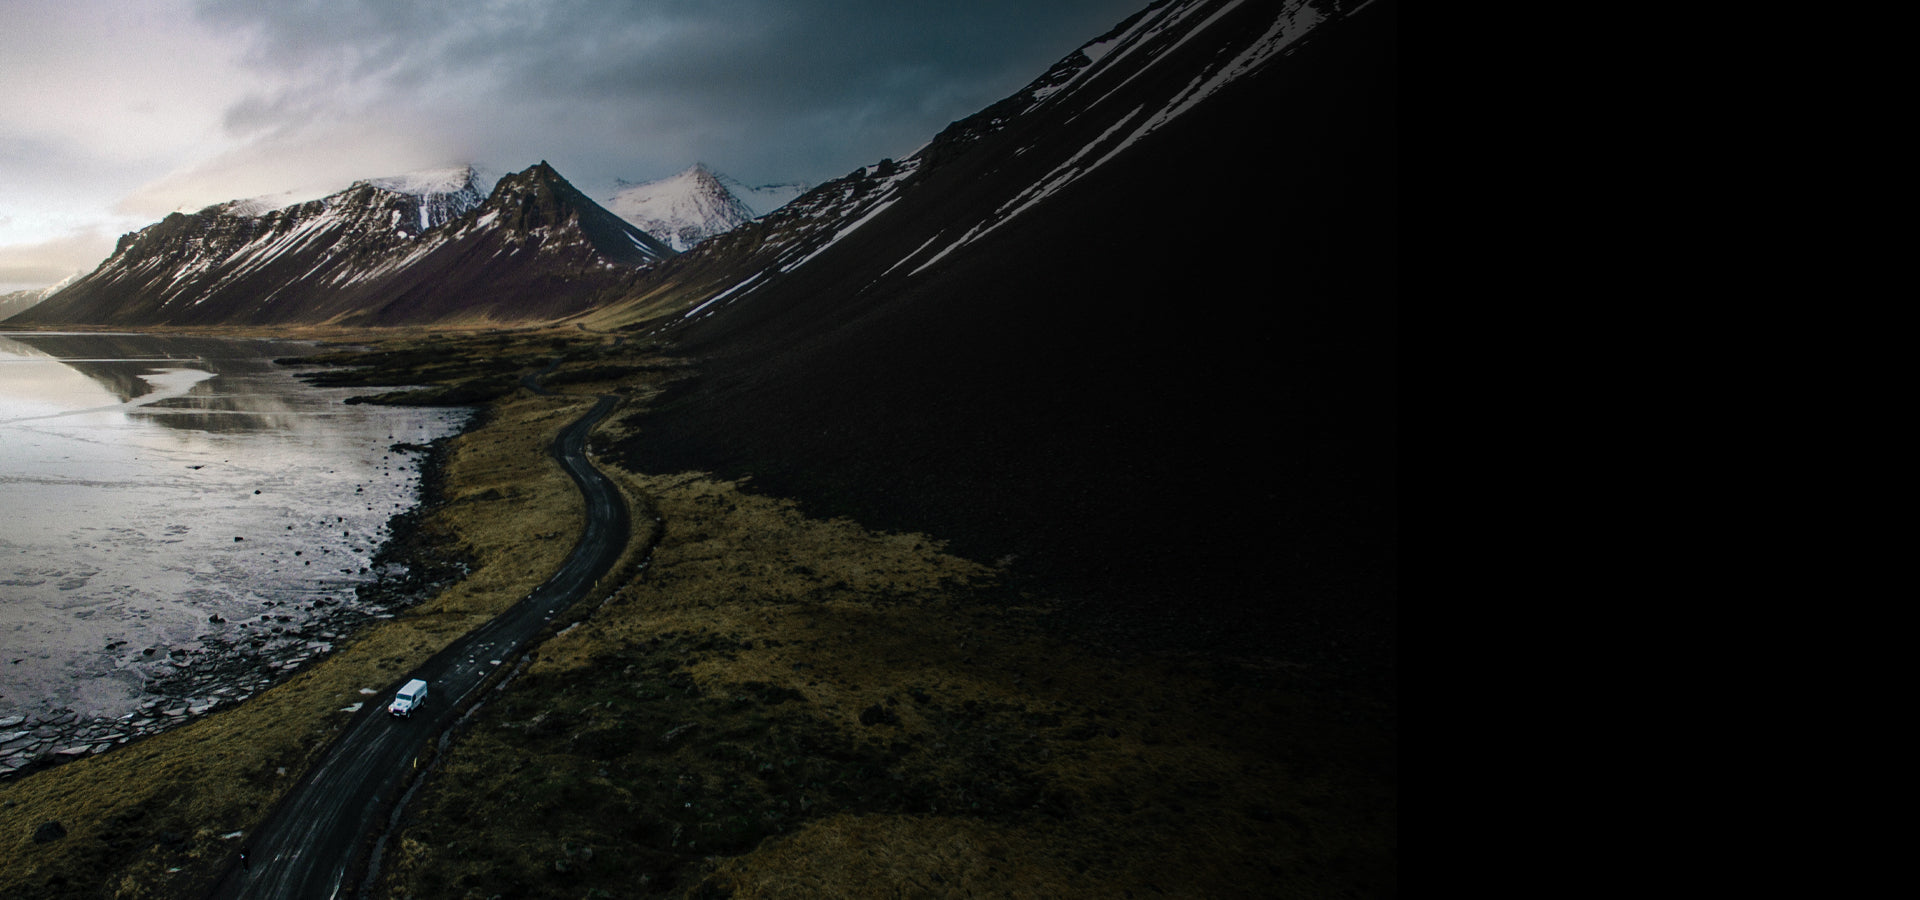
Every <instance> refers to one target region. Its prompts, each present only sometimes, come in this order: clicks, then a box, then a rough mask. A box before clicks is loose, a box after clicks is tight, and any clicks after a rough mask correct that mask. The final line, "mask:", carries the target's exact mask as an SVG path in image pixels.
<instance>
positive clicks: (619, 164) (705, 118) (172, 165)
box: [0, 0, 1147, 292]
mask: <svg viewBox="0 0 1920 900" xmlns="http://www.w3.org/2000/svg"><path fill="white" fill-rule="evenodd" d="M1146 3H1147V0H1047V2H1033V0H964V2H963V0H954V2H935V0H891V2H889V0H626V2H608V0H479V2H473V0H463V2H454V0H200V2H194V0H137V2H133V3H128V2H125V0H121V2H107V0H62V2H60V3H51V2H46V0H0V23H3V25H0V292H5V291H10V290H16V289H20V288H25V287H36V286H42V285H45V284H48V283H51V282H52V281H55V280H57V279H59V278H62V277H65V276H66V275H67V274H70V273H71V272H72V271H74V270H77V269H91V268H92V267H93V266H94V265H96V264H98V263H99V261H100V260H101V259H103V258H104V257H105V256H106V254H107V253H108V252H110V251H111V249H112V245H113V241H114V240H115V239H116V238H117V237H118V236H119V234H121V233H124V232H126V231H130V230H134V229H137V228H140V227H143V226H145V225H147V224H150V223H151V222H153V221H156V220H157V219H159V218H160V217H162V216H164V215H165V214H166V213H168V212H170V211H173V210H176V209H186V210H193V209H198V208H200V207H203V206H205V205H207V204H210V203H217V202H220V201H223V200H230V199H235V198H240V197H251V196H258V195H262V194H273V193H280V192H284V191H294V192H296V193H298V194H302V195H312V196H319V195H321V194H324V193H327V192H329V191H331V190H337V189H339V188H341V187H345V186H346V185H347V184H348V183H350V182H352V181H354V180H355V179H359V178H369V177H378V176H384V175H394V174H400V173H403V172H407V171H413V170H417V169H425V168H432V167H438V166H445V165H452V164H458V163H463V162H477V163H480V164H482V165H484V166H486V167H488V168H490V169H491V170H492V171H494V172H495V173H496V174H498V173H503V172H506V171H516V170H519V169H523V168H525V167H527V166H529V165H532V164H533V163H536V162H538V161H540V160H542V159H545V160H548V161H549V162H551V163H552V164H553V165H554V166H555V167H556V168H558V169H559V170H560V172H561V173H562V174H563V175H566V176H567V177H568V178H569V179H570V180H572V181H573V182H574V184H575V185H576V186H578V187H580V188H581V189H582V190H584V191H586V192H587V193H588V194H589V195H591V196H595V197H598V198H602V199H604V198H605V197H606V196H607V195H609V194H610V193H611V192H612V190H613V187H614V180H615V179H626V180H629V181H645V180H649V179H654V178H661V177H664V176H667V175H671V174H673V173H675V172H677V171H679V170H681V169H683V168H685V167H686V166H688V165H691V164H692V163H694V162H696V161H703V162H706V163H707V164H708V165H710V166H712V167H713V168H715V169H718V170H719V171H721V172H724V173H726V174H729V175H732V176H734V177H736V178H739V179H741V180H743V181H747V182H749V183H769V182H782V181H804V182H807V183H817V182H819V181H823V180H825V179H828V178H832V177H835V176H838V175H842V174H845V173H846V172H849V171H851V170H852V169H854V168H855V167H856V166H859V165H862V164H865V163H870V162H873V161H875V160H878V159H880V158H881V157H887V156H903V155H905V154H907V153H909V152H911V151H913V150H914V149H915V148H917V147H918V146H920V144H922V143H924V142H925V141H926V140H927V139H928V138H931V137H932V136H933V135H934V134H935V133H936V132H938V131H939V130H940V129H941V128H943V127H945V126H946V124H947V123H948V122H950V121H952V120H954V119H956V118H959V117H961V116H964V115H967V114H969V113H972V112H974V111H976V110H978V109H980V108H981V107H983V106H985V105H987V104H989V103H991V102H993V101H994V100H997V99H999V98H1001V97H1003V96H1005V95H1007V94H1008V93H1011V92H1012V91H1014V90H1015V89H1017V88H1019V87H1020V86H1021V85H1023V84H1025V83H1026V82H1028V81H1029V80H1031V79H1032V78H1034V77H1035V76H1037V75H1039V74H1040V73H1041V72H1042V71H1044V70H1045V69H1046V67H1047V66H1048V65H1050V64H1052V63H1053V62H1054V61H1055V60H1057V59H1059V58H1060V57H1061V56H1064V55H1065V54H1067V53H1068V52H1070V51H1071V50H1072V49H1073V48H1074V47H1077V46H1079V45H1080V44H1081V43H1083V42H1085V41H1087V40H1090V39H1092V38H1094V37H1097V36H1098V35H1100V34H1101V33H1102V32H1104V31H1106V30H1107V29H1108V28H1109V27H1111V26H1113V25H1115V24H1117V23H1119V21H1120V20H1121V19H1123V18H1125V17H1126V16H1128V15H1129V14H1131V13H1133V12H1135V11H1136V10H1138V9H1140V8H1142V7H1144V6H1145V5H1146Z"/></svg>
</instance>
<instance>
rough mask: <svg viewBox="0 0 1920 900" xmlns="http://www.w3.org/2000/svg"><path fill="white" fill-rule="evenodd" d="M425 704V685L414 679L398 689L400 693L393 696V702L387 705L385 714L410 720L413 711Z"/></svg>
mask: <svg viewBox="0 0 1920 900" xmlns="http://www.w3.org/2000/svg"><path fill="white" fill-rule="evenodd" d="M425 702H427V683H426V682H424V681H421V680H420V679H418V678H415V679H414V680H412V681H409V682H407V683H406V685H405V686H404V687H402V688H400V693H398V694H395V695H394V696H393V702H392V703H389V704H387V712H390V713H393V714H394V715H396V716H405V717H407V718H412V717H413V711H414V710H415V709H417V708H419V706H420V704H422V703H425Z"/></svg>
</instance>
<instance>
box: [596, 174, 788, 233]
mask: <svg viewBox="0 0 1920 900" xmlns="http://www.w3.org/2000/svg"><path fill="white" fill-rule="evenodd" d="M622 185H623V186H622V187H621V188H620V189H619V190H618V191H616V192H615V193H614V195H613V196H612V197H609V198H607V203H606V207H607V209H608V210H611V211H612V212H613V213H614V214H615V215H617V216H619V217H620V218H622V219H625V220H626V221H628V222H630V223H632V224H633V225H634V226H636V227H638V228H639V229H641V230H642V231H645V232H647V233H648V234H652V235H656V236H658V237H659V238H660V239H661V240H663V241H665V242H666V243H668V244H669V245H671V246H672V247H673V249H675V250H677V251H680V252H685V251H687V250H688V249H690V248H691V247H693V245H695V244H698V243H700V242H701V241H704V240H706V239H707V238H710V237H713V236H714V235H716V234H723V233H725V232H728V231H732V230H733V229H735V228H738V227H740V226H741V225H744V224H746V223H747V222H751V221H753V218H754V213H753V210H752V209H751V208H749V207H748V206H747V205H746V204H745V203H742V202H740V199H739V198H738V197H735V196H734V195H733V192H732V191H729V190H728V189H727V186H726V185H725V184H724V183H722V181H721V179H720V176H718V175H716V174H715V173H714V171H713V170H712V169H709V168H707V165H706V163H701V162H696V163H694V164H693V165H691V166H688V167H687V168H685V169H682V170H680V171H679V172H678V173H676V174H673V175H669V176H667V177H666V178H662V179H660V180H658V181H649V182H646V183H645V184H625V183H622Z"/></svg>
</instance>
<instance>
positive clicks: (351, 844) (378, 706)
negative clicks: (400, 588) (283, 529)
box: [212, 397, 630, 898]
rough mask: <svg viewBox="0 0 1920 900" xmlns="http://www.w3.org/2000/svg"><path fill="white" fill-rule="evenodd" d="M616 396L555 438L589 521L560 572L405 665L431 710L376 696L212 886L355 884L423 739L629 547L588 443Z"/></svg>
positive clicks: (611, 491)
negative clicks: (401, 715)
mask: <svg viewBox="0 0 1920 900" xmlns="http://www.w3.org/2000/svg"><path fill="white" fill-rule="evenodd" d="M615 402H616V398H613V397H602V398H601V399H600V402H599V403H598V404H596V405H595V406H594V407H593V409H592V410H590V411H589V412H588V413H587V414H586V415H585V416H582V417H581V418H580V419H579V420H578V421H576V422H574V423H573V424H571V425H569V426H567V427H566V428H565V429H564V430H562V431H561V432H560V435H559V437H558V438H557V439H556V440H555V442H554V445H553V450H552V452H553V455H554V458H555V459H557V460H558V461H559V462H560V465H561V466H562V467H563V468H565V469H566V471H567V473H568V474H569V475H570V476H572V478H573V480H574V482H575V484H577V485H578V486H579V488H580V491H581V493H582V494H583V495H584V496H585V498H586V503H587V516H586V527H585V529H584V531H583V532H582V534H581V536H580V541H579V543H578V544H576V545H575V547H574V550H573V553H572V554H571V555H570V556H568V557H567V561H566V563H565V564H564V565H563V566H562V567H561V569H560V571H559V572H557V573H555V574H554V576H553V577H552V578H550V579H548V580H547V581H546V582H545V583H544V584H542V585H541V586H540V587H539V588H537V589H536V590H535V591H534V592H533V593H532V594H529V595H528V596H527V597H525V598H524V599H522V600H521V601H520V602H519V603H516V604H515V605H514V606H513V607H512V608H511V609H509V610H508V611H507V612H505V613H503V614H501V615H500V616H498V617H496V618H495V619H493V621H491V622H489V623H488V624H486V625H485V626H483V627H481V628H479V629H476V630H475V631H473V632H472V633H470V634H468V635H467V636H466V637H464V638H462V639H461V640H459V641H457V642H455V643H454V644H452V645H450V646H448V647H447V648H446V649H445V650H443V651H441V652H440V653H439V654H437V655H435V656H434V657H433V658H432V659H430V660H428V661H427V663H426V664H425V665H423V666H421V667H420V668H419V669H418V670H416V671H415V672H413V673H410V674H409V675H408V676H407V677H418V678H423V679H426V680H427V681H428V682H429V683H430V684H431V685H432V693H431V695H430V697H429V700H428V704H427V712H428V713H429V714H430V716H431V717H430V718H429V717H428V716H427V715H421V716H416V717H414V718H412V719H398V718H394V717H392V716H389V715H387V714H386V713H385V704H386V701H387V699H389V698H390V696H391V694H392V691H393V690H394V689H397V688H398V687H399V684H400V682H398V681H396V682H395V683H394V684H392V685H389V686H388V689H387V690H386V691H383V692H382V693H381V694H379V695H376V697H374V698H372V700H373V702H369V704H368V707H367V708H365V709H363V710H361V711H360V713H359V714H358V715H357V717H356V718H355V720H354V722H353V724H352V725H350V726H349V727H348V729H347V730H346V732H345V733H344V734H342V735H341V736H340V738H339V739H338V740H337V741H336V742H335V743H334V745H333V747H332V748H331V749H330V750H329V752H328V754H327V755H326V757H325V758H324V759H323V760H321V761H320V762H319V763H318V764H317V765H316V766H315V767H314V768H313V770H312V771H311V773H310V774H309V775H308V777H307V779H306V780H305V781H304V782H302V783H301V784H300V785H299V786H298V787H296V788H295V789H294V790H293V791H292V793H290V794H289V795H288V796H287V798H286V799H285V800H284V801H283V802H282V803H281V804H280V806H279V807H277V808H276V809H275V810H274V812H273V814H272V815H271V816H270V817H269V818H268V819H267V821H266V822H265V823H264V824H262V825H261V827H260V828H259V829H257V830H256V831H255V832H254V833H253V834H252V835H250V836H248V838H247V846H248V860H247V864H246V866H245V867H244V868H241V867H239V866H237V865H236V868H235V869H234V870H233V871H232V872H230V873H229V874H228V875H227V877H226V878H224V879H222V880H221V882H220V883H219V885H218V886H216V888H215V889H214V891H213V893H212V896H213V897H216V898H239V897H294V896H300V897H334V896H352V895H353V894H354V893H355V892H356V891H357V889H358V887H359V882H360V880H361V878H362V876H363V875H364V871H363V869H364V866H365V863H366V851H367V850H368V849H369V847H370V839H371V837H372V836H373V832H374V831H375V829H376V826H377V823H380V822H382V821H384V820H385V819H386V818H387V814H388V813H389V812H390V811H391V809H392V805H393V803H394V800H395V798H396V797H397V796H398V793H399V791H400V790H401V789H402V787H403V784H404V781H405V775H406V774H407V773H408V772H409V771H410V769H411V767H412V764H413V760H414V759H415V758H416V757H417V756H418V754H419V752H420V751H421V749H423V748H424V747H425V746H426V745H427V742H428V741H429V740H431V739H433V738H434V737H436V736H437V735H439V734H440V733H442V732H443V731H444V730H445V729H446V728H447V727H449V726H450V725H451V724H452V723H453V721H454V720H455V718H456V717H457V713H458V711H459V709H460V707H461V705H462V700H463V699H464V698H466V697H467V696H468V695H469V694H470V693H471V692H473V691H474V690H475V689H476V688H478V687H479V686H480V685H481V684H482V683H483V682H485V681H486V680H487V677H488V676H489V675H491V674H492V673H493V671H494V670H495V669H496V668H499V667H502V666H505V665H508V664H509V663H510V661H511V660H512V659H513V658H514V657H515V656H516V655H517V654H518V653H519V652H520V650H521V648H522V647H523V646H524V645H525V644H526V642H527V641H528V639H530V638H531V637H533V636H534V635H535V634H537V633H538V632H539V630H540V628H541V626H542V625H544V624H545V623H546V622H547V621H548V620H550V619H552V618H553V616H554V615H555V614H557V613H558V612H559V611H561V610H563V609H565V608H566V607H567V606H568V605H570V604H572V603H573V602H574V601H575V600H577V599H579V598H580V597H581V596H582V595H583V594H585V593H586V591H587V590H588V589H589V588H591V587H592V586H593V583H594V582H595V581H596V580H597V579H598V578H599V577H600V576H601V575H603V574H605V573H606V572H607V571H608V570H609V569H611V568H612V566H613V565H614V563H615V561H616V560H617V559H618V558H619V557H620V555H621V553H622V551H623V550H624V549H625V547H626V543H627V538H628V534H629V524H630V523H629V518H628V512H627V508H626V505H625V503H624V501H623V500H622V499H621V497H620V494H619V492H618V491H617V489H615V487H614V486H613V484H612V483H611V482H610V481H608V480H607V478H606V476H604V475H602V474H601V473H600V472H599V470H597V469H595V468H594V467H593V465H592V464H591V463H590V462H589V461H588V460H587V458H586V451H585V445H586V437H587V433H588V432H589V431H591V430H592V428H593V426H594V424H595V423H597V422H598V421H599V420H600V419H601V418H602V417H604V416H605V415H606V414H607V413H608V412H609V411H611V410H612V408H613V406H614V404H615ZM401 680H402V681H404V680H405V679H404V678H403V679H401Z"/></svg>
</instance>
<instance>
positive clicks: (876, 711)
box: [860, 703, 900, 725]
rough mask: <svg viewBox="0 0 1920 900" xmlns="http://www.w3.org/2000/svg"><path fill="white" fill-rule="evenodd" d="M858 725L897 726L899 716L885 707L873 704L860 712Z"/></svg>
mask: <svg viewBox="0 0 1920 900" xmlns="http://www.w3.org/2000/svg"><path fill="white" fill-rule="evenodd" d="M860 724H862V725H898V724H900V714H899V713H896V712H894V711H893V710H891V709H888V708H887V707H884V706H881V705H880V704H878V703H875V704H874V705H872V706H869V707H867V708H866V709H863V710H861V711H860Z"/></svg>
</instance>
